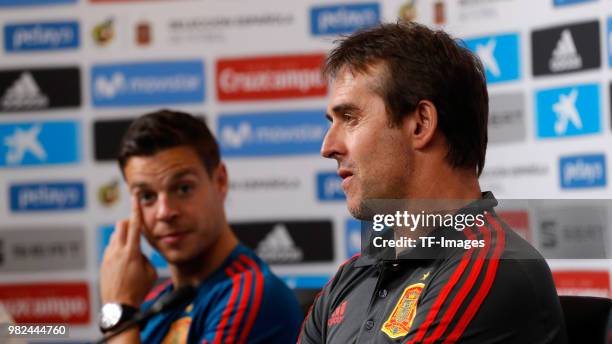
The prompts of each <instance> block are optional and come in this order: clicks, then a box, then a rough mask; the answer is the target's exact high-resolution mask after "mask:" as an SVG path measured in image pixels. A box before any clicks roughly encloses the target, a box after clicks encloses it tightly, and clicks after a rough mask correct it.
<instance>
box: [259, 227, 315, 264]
mask: <svg viewBox="0 0 612 344" xmlns="http://www.w3.org/2000/svg"><path fill="white" fill-rule="evenodd" d="M256 252H257V255H259V256H260V257H261V258H262V259H263V260H266V261H268V262H283V263H295V262H299V261H301V260H302V258H303V257H304V254H303V252H302V250H301V249H299V248H298V247H296V246H295V243H294V242H293V239H292V238H291V236H290V235H289V231H288V230H287V227H285V225H283V224H277V225H276V226H274V229H272V231H271V232H270V233H268V235H266V237H265V238H264V240H262V241H261V242H260V243H259V244H258V245H257V249H256Z"/></svg>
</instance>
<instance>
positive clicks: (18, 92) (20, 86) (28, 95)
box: [0, 72, 49, 110]
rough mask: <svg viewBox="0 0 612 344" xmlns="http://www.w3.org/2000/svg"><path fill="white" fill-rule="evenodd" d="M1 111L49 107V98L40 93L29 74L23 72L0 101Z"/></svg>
mask: <svg viewBox="0 0 612 344" xmlns="http://www.w3.org/2000/svg"><path fill="white" fill-rule="evenodd" d="M0 104H2V109H3V110H30V109H41V108H45V107H47V106H48V105H49V98H48V97H47V96H46V95H44V94H42V93H41V92H40V89H39V88H38V85H37V84H36V81H35V80H34V78H33V77H32V74H30V72H23V73H22V74H21V76H20V77H19V78H18V79H17V80H15V82H14V83H13V85H11V87H9V88H8V89H7V90H6V92H5V93H4V95H3V96H2V98H1V99H0Z"/></svg>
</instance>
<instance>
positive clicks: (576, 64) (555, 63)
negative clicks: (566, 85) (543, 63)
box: [548, 29, 582, 72]
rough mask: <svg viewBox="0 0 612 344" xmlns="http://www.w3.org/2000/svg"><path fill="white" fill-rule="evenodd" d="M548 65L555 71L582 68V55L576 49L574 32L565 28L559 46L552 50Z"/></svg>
mask: <svg viewBox="0 0 612 344" xmlns="http://www.w3.org/2000/svg"><path fill="white" fill-rule="evenodd" d="M548 66H549V68H550V70H551V71H553V72H564V71H568V70H574V69H580V68H582V57H581V56H580V54H578V51H577V50H576V44H574V38H573V37H572V32H571V31H570V30H569V29H565V30H563V31H562V32H561V37H560V38H559V41H558V42H557V47H556V48H555V50H553V52H552V56H551V58H550V60H549V61H548Z"/></svg>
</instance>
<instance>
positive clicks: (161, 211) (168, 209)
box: [156, 194, 179, 222]
mask: <svg viewBox="0 0 612 344" xmlns="http://www.w3.org/2000/svg"><path fill="white" fill-rule="evenodd" d="M178 214H179V212H178V208H177V205H176V200H173V199H172V197H169V196H168V195H166V194H161V195H160V196H159V200H158V205H157V213H156V215H157V220H158V221H164V222H171V221H172V220H174V219H175V218H176V217H177V216H178Z"/></svg>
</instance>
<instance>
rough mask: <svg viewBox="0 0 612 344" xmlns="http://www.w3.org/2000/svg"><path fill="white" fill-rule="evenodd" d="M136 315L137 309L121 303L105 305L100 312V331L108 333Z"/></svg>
mask: <svg viewBox="0 0 612 344" xmlns="http://www.w3.org/2000/svg"><path fill="white" fill-rule="evenodd" d="M136 313H138V308H136V307H133V306H130V305H126V304H123V303H106V304H104V306H102V309H101V310H100V324H99V325H100V331H102V333H106V332H110V331H113V330H115V329H117V327H119V325H120V324H122V323H123V322H125V321H127V320H130V319H132V318H133V317H134V315H135V314H136Z"/></svg>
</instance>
